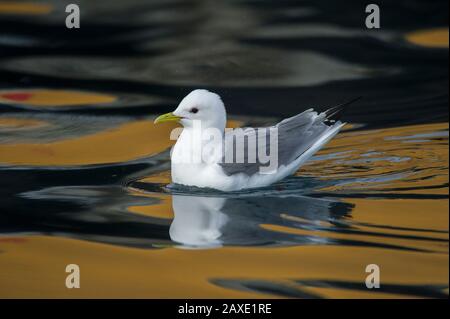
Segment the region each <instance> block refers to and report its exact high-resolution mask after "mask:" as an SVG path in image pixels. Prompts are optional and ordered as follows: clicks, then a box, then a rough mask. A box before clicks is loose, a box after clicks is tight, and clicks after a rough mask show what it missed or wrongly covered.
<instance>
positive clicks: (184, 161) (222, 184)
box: [155, 90, 349, 191]
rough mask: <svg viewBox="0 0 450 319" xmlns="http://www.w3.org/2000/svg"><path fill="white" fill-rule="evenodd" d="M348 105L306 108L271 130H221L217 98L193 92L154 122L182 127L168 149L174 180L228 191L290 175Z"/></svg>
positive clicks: (222, 116) (335, 124) (223, 118)
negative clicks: (176, 123)
mask: <svg viewBox="0 0 450 319" xmlns="http://www.w3.org/2000/svg"><path fill="white" fill-rule="evenodd" d="M348 104H349V103H345V104H342V105H339V106H336V107H334V108H331V109H329V110H328V111H326V112H323V113H320V114H318V113H317V112H315V111H313V110H312V109H309V110H306V111H304V112H303V113H300V114H298V115H295V116H293V117H291V118H288V119H285V120H283V121H281V122H280V123H278V124H277V125H275V126H273V127H271V128H260V129H253V128H246V129H244V130H242V129H241V130H233V131H226V130H225V125H226V111H225V107H224V104H223V103H222V100H221V99H220V97H219V96H218V95H217V94H215V93H211V92H209V91H207V90H195V91H193V92H191V93H190V94H189V95H187V96H186V97H185V98H184V99H183V100H182V101H181V103H180V104H179V106H178V107H177V109H176V110H175V111H174V112H173V113H167V114H164V115H161V116H159V117H158V118H157V119H156V120H155V123H159V122H166V121H178V122H180V123H181V124H182V125H183V126H184V130H183V132H182V133H181V135H180V137H179V138H178V140H177V143H176V144H175V146H174V149H173V153H172V179H173V182H174V183H177V184H182V185H190V186H197V187H209V188H215V189H219V190H223V191H232V190H240V189H245V188H256V187H263V186H267V185H270V184H272V183H275V182H277V181H279V180H281V179H283V178H285V177H286V176H289V175H292V174H293V173H295V172H296V171H297V169H298V168H299V167H300V166H301V165H302V164H303V163H305V162H306V161H307V160H308V159H309V158H310V157H311V156H312V155H314V154H315V153H316V152H317V151H318V150H320V149H321V148H322V147H323V146H324V145H325V144H326V143H327V142H328V141H329V140H330V139H331V138H333V137H334V136H335V135H336V134H337V133H338V132H339V130H340V129H341V128H342V127H343V126H344V124H345V123H341V122H340V121H337V117H338V115H340V114H341V113H342V111H343V109H344V107H345V106H346V105H348ZM214 129H215V131H214V132H213V130H214ZM265 129H268V130H265ZM215 133H217V135H218V138H217V135H215V136H212V135H214V134H215ZM245 140H246V141H247V142H244V141H245ZM238 141H241V143H242V145H238ZM236 146H239V148H237V147H236ZM241 147H242V148H241ZM206 149H207V150H208V151H209V152H204V151H203V150H206ZM199 150H200V151H199ZM261 150H264V151H262V152H261ZM239 151H240V152H239ZM230 152H233V153H232V155H231V156H227V155H230ZM242 153H243V154H242ZM262 153H264V154H265V155H266V156H263V155H262ZM267 155H268V157H267ZM235 156H236V159H235ZM238 157H239V160H238Z"/></svg>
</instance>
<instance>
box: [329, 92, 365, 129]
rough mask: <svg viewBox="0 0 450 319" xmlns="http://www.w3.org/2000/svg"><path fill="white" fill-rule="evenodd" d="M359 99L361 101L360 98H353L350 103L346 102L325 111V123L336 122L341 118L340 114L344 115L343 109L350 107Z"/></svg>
mask: <svg viewBox="0 0 450 319" xmlns="http://www.w3.org/2000/svg"><path fill="white" fill-rule="evenodd" d="M360 99H362V96H358V97H357V98H354V99H352V100H350V101H347V102H344V103H342V104H339V105H336V106H334V107H332V108H329V109H328V110H326V111H325V117H326V121H327V122H329V123H334V122H336V121H337V120H339V119H340V118H341V116H342V114H344V112H345V109H346V107H347V106H348V105H350V104H352V103H354V102H356V101H358V100H360Z"/></svg>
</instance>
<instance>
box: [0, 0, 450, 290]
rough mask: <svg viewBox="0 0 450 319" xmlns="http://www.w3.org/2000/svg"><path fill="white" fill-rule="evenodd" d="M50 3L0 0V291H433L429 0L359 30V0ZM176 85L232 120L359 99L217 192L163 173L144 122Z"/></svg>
mask: <svg viewBox="0 0 450 319" xmlns="http://www.w3.org/2000/svg"><path fill="white" fill-rule="evenodd" d="M67 3H70V2H69V1H39V2H16V3H15V4H11V3H9V4H8V3H6V4H5V3H3V2H0V112H1V113H0V269H2V273H3V274H6V273H8V274H9V275H8V276H6V275H4V276H1V275H0V296H2V297H16V296H27V297H28V296H35V297H36V296H40V297H57V296H64V297H65V296H67V297H71V296H84V297H108V296H114V297H116V296H120V297H181V298H184V297H273V296H279V297H300V298H302V297H307V298H308V297H317V298H322V297H399V296H400V297H405V296H406V297H448V109H447V108H448V13H447V12H448V1H433V2H432V3H430V2H429V1H402V2H400V1H397V2H395V3H392V1H379V2H377V3H378V4H379V6H380V8H381V26H382V27H381V29H377V30H368V29H366V28H365V25H364V20H365V16H366V14H365V11H364V10H365V5H366V3H365V2H363V1H345V3H344V2H342V1H339V2H332V1H276V2H273V1H220V2H218V1H214V2H213V1H136V0H133V1H95V2H94V1H78V2H77V3H78V4H79V6H80V8H81V28H80V29H78V30H73V29H72V30H69V29H66V28H65V26H64V20H65V17H66V13H65V12H64V8H65V5H66V4H67ZM196 88H207V89H209V90H212V91H214V92H217V93H218V94H220V95H221V96H222V98H223V100H224V102H225V104H226V107H227V110H228V113H229V117H230V119H231V120H232V121H233V123H234V125H244V124H245V125H257V124H269V123H273V122H274V121H276V120H277V119H280V118H283V117H286V116H291V115H293V114H296V113H299V112H301V111H302V110H304V109H307V108H309V107H314V108H316V109H318V110H324V109H326V108H327V107H329V106H332V105H334V104H337V103H339V102H342V101H344V100H348V99H349V98H353V97H355V96H362V97H363V99H362V100H360V101H359V102H358V103H356V104H355V105H354V106H353V107H352V108H349V110H348V111H347V113H346V114H345V115H344V118H343V120H345V121H347V122H349V123H350V125H349V126H348V127H347V129H346V131H345V132H343V133H342V134H340V135H339V136H338V137H337V138H336V139H335V140H333V141H332V142H331V143H330V144H329V145H328V146H327V147H326V148H325V149H324V150H323V151H322V152H320V153H319V154H318V155H317V156H316V157H315V158H314V159H313V160H312V161H311V162H310V163H309V164H308V165H307V166H305V167H304V168H303V169H301V170H300V171H299V172H297V174H296V176H293V177H290V178H288V179H286V180H284V181H281V182H280V183H278V184H276V185H273V186H271V187H268V188H265V189H259V190H256V191H246V192H239V193H230V194H223V193H214V192H209V191H204V190H198V189H183V188H177V187H174V186H173V185H169V184H170V175H169V171H168V170H169V167H170V162H169V152H168V148H169V146H170V145H171V143H170V141H169V138H168V132H169V131H170V127H163V128H156V127H154V126H153V124H152V121H151V120H152V119H153V118H154V116H155V115H157V114H159V113H163V112H168V111H171V110H173V109H174V107H175V106H176V105H177V103H178V101H179V100H180V99H181V98H182V97H183V96H184V95H186V94H187V93H188V92H190V90H192V89H196ZM237 261H239V263H237ZM69 262H72V263H77V264H79V265H80V267H81V269H83V270H84V271H85V272H86V273H88V274H90V273H94V272H95V276H94V275H92V276H90V275H86V276H87V278H88V279H85V281H84V282H85V285H86V286H89V287H90V289H85V290H83V289H81V290H80V291H79V292H76V293H75V294H74V293H73V292H71V293H68V292H67V290H66V289H65V288H64V287H63V286H62V287H59V286H57V285H56V282H57V281H58V280H61V283H63V282H64V281H63V280H64V275H65V274H64V271H63V269H64V267H65V265H66V264H67V263H69ZM371 263H375V264H379V265H380V268H381V269H382V271H383V278H384V279H383V280H385V281H384V282H382V283H383V284H382V289H380V290H378V291H374V290H371V291H369V290H367V288H366V287H365V285H364V279H365V276H366V273H365V271H364V270H365V267H366V265H367V264H371ZM405 267H408V268H409V271H405ZM61 269H62V270H61ZM101 269H108V272H106V273H104V272H102V270H101ZM336 269H340V270H336ZM59 272H60V273H59ZM162 272H163V274H162ZM29 273H33V275H24V274H29ZM88 276H90V277H88ZM134 276H138V277H134ZM111 278H114V280H113V281H111ZM142 278H146V279H148V281H149V282H142V281H141V280H142ZM181 278H182V279H181ZM30 279H31V280H32V284H31V286H30V285H29V284H28V283H29V280H30ZM27 280H28V281H27ZM105 281H107V283H105ZM180 282H183V284H181V283H180ZM55 287H57V288H55Z"/></svg>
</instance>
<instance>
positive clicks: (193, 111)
mask: <svg viewBox="0 0 450 319" xmlns="http://www.w3.org/2000/svg"><path fill="white" fill-rule="evenodd" d="M190 112H191V113H194V114H195V113H197V112H198V108H196V107H193V108H192V109H191V110H190Z"/></svg>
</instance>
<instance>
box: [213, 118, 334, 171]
mask: <svg viewBox="0 0 450 319" xmlns="http://www.w3.org/2000/svg"><path fill="white" fill-rule="evenodd" d="M327 120H328V118H327V113H326V112H324V113H321V114H317V112H315V111H314V110H312V109H309V110H306V111H304V112H303V113H300V114H298V115H295V116H293V117H290V118H287V119H284V120H283V121H281V122H279V123H278V124H277V125H275V126H272V127H266V128H256V129H253V128H245V129H235V130H232V131H228V132H226V133H225V138H224V160H223V161H222V163H220V165H221V166H222V168H223V170H224V172H225V174H227V175H233V174H238V173H244V174H246V175H253V174H255V173H256V172H258V171H259V170H260V168H261V166H265V165H267V164H268V163H267V162H264V160H263V158H261V157H260V156H259V154H258V151H259V150H260V149H261V147H265V149H262V150H261V152H262V153H264V151H265V153H266V155H272V156H273V155H274V154H272V151H276V152H277V154H278V158H277V160H278V167H279V166H281V165H287V164H290V163H291V162H292V161H294V160H295V159H297V158H298V157H299V156H300V155H302V154H303V153H304V152H305V151H307V150H308V149H309V148H310V147H311V146H312V145H314V143H315V142H317V140H318V139H319V138H320V137H321V136H323V134H324V133H326V132H327V131H328V130H329V129H331V128H332V127H334V126H335V125H338V124H340V122H336V123H334V122H332V123H330V122H328V121H327ZM272 134H275V135H276V136H275V137H274V136H273V135H272ZM242 140H244V141H246V143H245V144H244V146H245V152H244V154H243V156H242V155H241V156H240V159H241V162H238V161H237V160H236V154H240V148H239V145H238V141H242ZM274 141H276V143H277V144H276V145H274V144H273V142H274ZM271 148H272V149H271ZM252 152H253V153H252ZM230 153H234V157H232V156H231V155H230ZM251 154H256V161H255V160H254V157H252V155H251ZM269 157H270V156H269ZM230 158H231V159H233V161H231V162H230ZM242 158H243V161H242Z"/></svg>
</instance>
